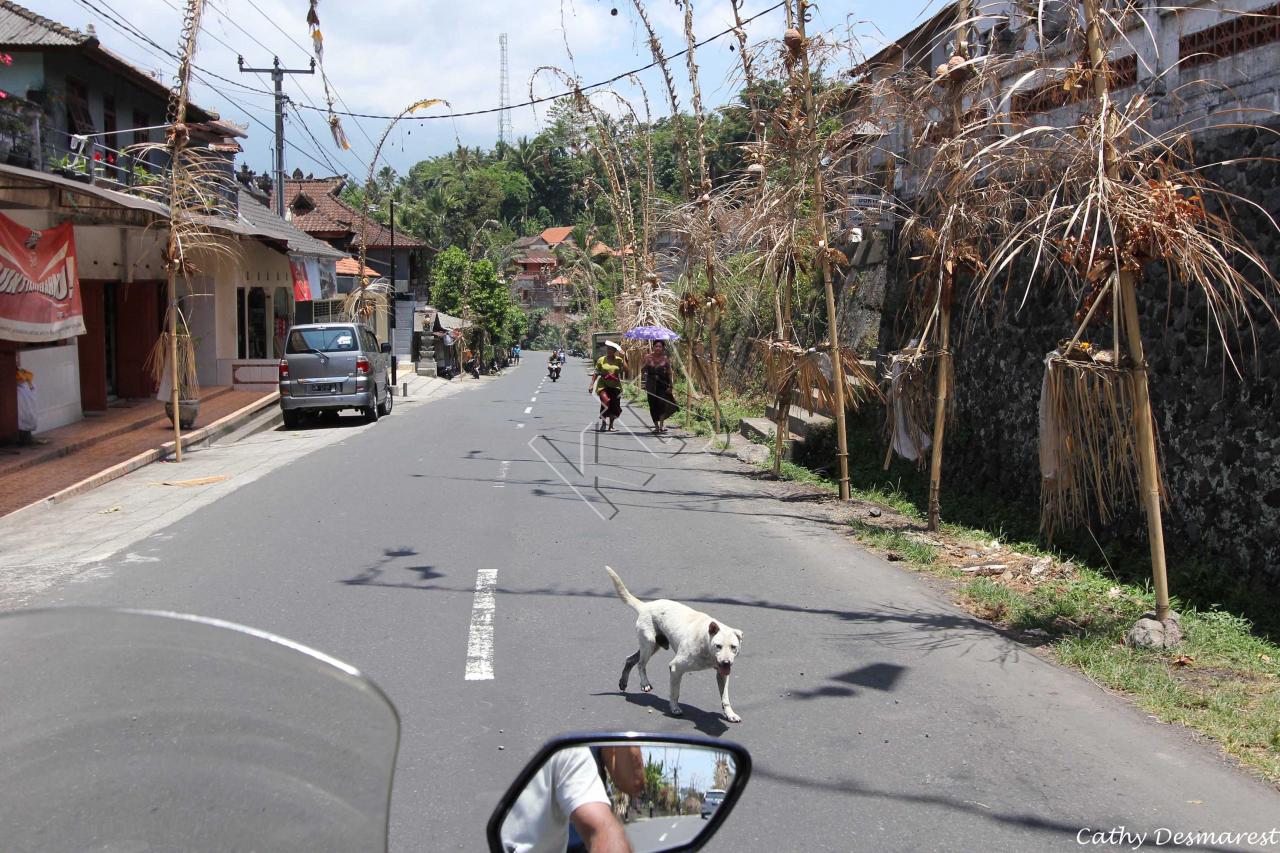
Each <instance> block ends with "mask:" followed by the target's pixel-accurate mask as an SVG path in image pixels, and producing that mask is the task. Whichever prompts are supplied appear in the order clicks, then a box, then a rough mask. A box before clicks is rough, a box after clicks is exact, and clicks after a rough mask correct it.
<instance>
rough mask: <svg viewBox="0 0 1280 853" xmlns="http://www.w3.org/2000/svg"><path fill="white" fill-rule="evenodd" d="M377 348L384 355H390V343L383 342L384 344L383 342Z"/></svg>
mask: <svg viewBox="0 0 1280 853" xmlns="http://www.w3.org/2000/svg"><path fill="white" fill-rule="evenodd" d="M378 349H380V350H381V351H382V352H383V354H384V355H390V354H391V344H389V343H385V344H383V345H382V346H380V347H378Z"/></svg>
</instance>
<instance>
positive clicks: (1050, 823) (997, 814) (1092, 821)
mask: <svg viewBox="0 0 1280 853" xmlns="http://www.w3.org/2000/svg"><path fill="white" fill-rule="evenodd" d="M751 775H752V776H753V777H763V778H765V779H770V780H772V781H775V782H781V783H782V784H785V785H794V786H796V787H798V788H801V789H804V788H821V789H823V790H826V791H834V792H835V793H837V794H845V795H848V796H850V797H859V798H866V799H869V800H896V801H898V802H902V803H912V804H915V805H919V806H923V807H936V808H939V809H944V810H947V811H951V812H956V813H963V814H966V815H972V816H974V817H979V818H982V819H983V820H988V821H991V822H993V823H999V824H1004V825H1006V826H1016V827H1021V828H1023V829H1029V830H1032V831H1035V832H1038V833H1042V834H1044V835H1045V836H1046V841H1047V840H1048V839H1047V837H1052V838H1053V839H1054V840H1055V841H1057V842H1061V843H1066V842H1068V841H1070V842H1075V841H1076V834H1077V833H1078V832H1079V831H1080V829H1081V827H1112V826H1117V827H1118V826H1124V827H1125V828H1126V829H1127V830H1128V831H1129V832H1130V833H1137V832H1147V833H1148V836H1147V837H1148V838H1150V837H1153V836H1152V833H1154V828H1153V827H1147V828H1145V829H1140V828H1138V827H1135V826H1134V825H1133V819H1132V817H1127V818H1126V817H1120V818H1117V817H1101V816H1098V817H1093V818H1088V819H1085V818H1083V817H1082V818H1080V819H1079V820H1078V821H1072V822H1070V823H1063V822H1061V821H1057V820H1051V819H1049V818H1046V817H1042V816H1040V815H1037V814H1032V813H1030V812H1012V811H1004V812H1002V811H997V810H996V809H995V808H993V807H991V806H989V805H987V804H985V803H980V802H977V801H976V800H957V799H954V798H952V797H944V796H941V795H935V794H917V793H908V792H905V791H884V790H880V789H877V788H873V787H871V786H869V785H864V784H863V783H861V782H858V781H857V780H854V779H814V778H812V777H807V776H797V775H793V774H790V773H782V772H779V771H776V770H771V769H769V768H768V767H766V766H762V765H761V763H760V762H757V763H756V765H755V766H754V768H752V773H751ZM1180 849H1184V850H1204V851H1214V852H1215V853H1218V851H1220V853H1232V851H1234V850H1236V849H1238V848H1232V847H1218V846H1215V845H1186V846H1182V845H1180Z"/></svg>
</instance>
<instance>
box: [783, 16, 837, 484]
mask: <svg viewBox="0 0 1280 853" xmlns="http://www.w3.org/2000/svg"><path fill="white" fill-rule="evenodd" d="M808 17H809V0H796V29H797V30H799V31H800V62H801V69H802V75H801V76H802V78H803V81H802V84H801V85H803V86H804V112H805V130H806V133H805V137H806V139H807V140H808V141H809V143H810V144H814V145H815V148H814V151H813V208H814V215H815V216H816V217H817V226H818V265H819V269H820V270H821V271H822V283H823V286H824V290H825V294H826V301H827V326H828V332H829V340H830V354H831V376H832V380H833V382H832V384H833V385H834V386H835V395H834V397H835V400H834V408H835V412H834V414H835V419H836V443H837V448H838V452H837V458H838V459H839V463H840V499H841V500H846V501H847V500H848V499H849V438H848V436H847V435H846V434H845V411H844V396H845V387H844V362H843V360H842V359H841V357H840V323H839V318H838V317H837V315H836V295H835V287H834V285H833V284H832V281H831V255H830V246H829V245H828V243H827V216H826V193H825V188H824V186H823V179H822V163H821V158H820V155H819V153H818V150H817V148H816V138H817V133H816V131H815V129H814V115H813V109H814V107H813V81H812V78H811V76H810V73H809V39H808V36H807V35H806V34H805V22H806V20H807V19H808Z"/></svg>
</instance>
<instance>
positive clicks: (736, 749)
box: [485, 732, 751, 853]
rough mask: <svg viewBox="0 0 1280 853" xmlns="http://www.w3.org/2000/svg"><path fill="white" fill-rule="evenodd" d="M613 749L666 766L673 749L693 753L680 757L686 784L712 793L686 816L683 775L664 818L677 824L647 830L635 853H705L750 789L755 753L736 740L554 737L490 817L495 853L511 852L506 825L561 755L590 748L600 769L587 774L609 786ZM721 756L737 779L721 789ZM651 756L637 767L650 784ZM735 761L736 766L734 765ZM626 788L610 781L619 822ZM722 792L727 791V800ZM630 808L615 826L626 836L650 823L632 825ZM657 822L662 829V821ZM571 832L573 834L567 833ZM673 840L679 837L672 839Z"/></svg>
mask: <svg viewBox="0 0 1280 853" xmlns="http://www.w3.org/2000/svg"><path fill="white" fill-rule="evenodd" d="M610 747H628V748H635V749H636V750H637V751H638V753H639V754H640V755H641V756H643V754H644V750H646V749H653V750H659V751H660V754H661V756H662V759H663V761H670V759H671V750H681V749H683V750H687V752H685V753H681V752H678V751H677V752H676V753H675V757H676V763H675V770H676V771H677V772H678V771H679V770H681V769H683V770H684V771H685V772H686V773H687V774H688V776H687V777H686V781H687V782H689V783H694V782H695V780H697V781H701V782H702V783H704V784H706V785H708V790H707V791H705V792H703V794H702V795H701V796H702V805H701V808H700V814H699V815H697V816H695V815H693V814H685V813H684V810H683V807H684V802H682V801H681V800H680V789H682V788H684V786H683V785H681V784H680V783H679V777H678V776H677V777H676V779H677V783H676V788H677V790H676V791H675V798H674V799H675V808H676V811H675V812H674V813H672V812H671V811H670V808H671V805H670V803H668V804H667V806H666V808H667V809H668V813H667V814H666V815H665V817H662V818H661V820H662V822H663V823H665V821H666V819H669V818H671V817H676V818H677V822H676V823H674V824H671V826H670V827H656V830H655V832H647V831H646V832H645V833H644V834H645V836H646V838H645V842H646V843H645V845H644V846H635V847H634V851H635V853H684V851H693V850H700V849H701V848H702V847H703V845H705V844H706V843H707V842H708V841H709V840H710V839H711V837H712V836H713V835H715V834H716V832H717V831H719V829H720V826H721V825H722V824H723V823H724V821H725V819H726V818H728V816H729V812H731V811H732V810H733V808H734V806H735V805H736V804H737V802H738V798H739V797H741V796H742V791H743V789H745V788H746V786H747V780H748V779H749V778H750V776H751V754H750V753H749V752H747V750H746V748H745V747H743V746H741V745H739V744H737V743H734V742H732V741H727V740H720V739H718V738H711V737H704V736H702V735H687V734H672V733H665V734H657V733H646V732H581V733H573V734H566V735H561V736H559V737H555V738H552V739H551V740H549V741H547V742H546V743H545V744H543V746H542V748H541V749H539V750H538V752H537V753H536V754H535V755H534V756H533V758H531V759H530V760H529V762H528V763H527V764H526V765H525V766H524V768H523V769H521V771H520V773H519V775H517V776H516V779H515V781H514V782H512V783H511V786H510V787H509V788H508V789H507V790H506V792H505V793H504V794H503V795H502V798H501V799H500V800H499V801H498V804H497V806H496V807H495V808H494V811H493V814H492V815H491V816H490V817H489V823H488V825H487V827H486V829H485V838H486V840H487V841H488V846H489V850H490V851H491V853H505V851H506V850H508V849H509V848H508V847H505V846H504V844H503V838H502V829H503V825H504V823H505V822H506V820H507V818H508V817H509V816H510V815H511V814H512V812H513V811H514V810H515V808H516V805H517V801H518V800H520V799H521V796H522V795H523V794H525V793H526V791H527V790H529V791H532V790H536V789H537V785H536V784H534V785H531V783H535V782H536V780H535V777H537V776H538V775H539V773H541V772H542V770H543V768H544V766H545V765H546V764H547V763H548V761H550V760H551V759H553V758H554V757H557V756H561V757H562V758H565V756H563V755H561V754H562V753H567V752H569V751H572V750H576V749H579V748H590V749H591V750H592V756H593V757H594V758H595V764H594V766H593V765H586V766H587V768H588V770H587V773H588V774H589V775H590V776H593V777H594V776H595V774H597V773H598V774H599V776H598V778H599V779H600V780H602V781H603V780H604V779H605V778H606V776H607V774H606V770H605V769H604V767H605V761H604V758H603V755H602V752H601V751H600V748H604V749H607V748H610ZM699 753H706V755H699ZM690 755H691V756H692V760H691V761H690V762H688V763H686V762H682V761H681V759H682V758H684V757H686V756H690ZM717 755H720V756H724V760H723V766H724V768H725V769H726V770H727V771H728V772H729V773H731V774H732V775H731V779H730V781H729V782H728V784H727V785H725V786H724V787H723V788H717V787H716V785H717V780H718V779H719V778H720V777H721V773H720V772H712V768H713V767H714V768H715V769H717V770H718V769H719V768H720V767H721V762H720V761H719V760H718V759H717ZM651 756H652V757H655V758H656V757H657V754H656V753H653V752H651V753H650V755H649V756H644V760H645V765H644V766H640V765H637V768H636V769H637V770H638V771H639V773H640V774H641V776H639V777H636V778H637V779H641V778H643V779H646V780H647V779H648V777H649V776H650V759H651ZM575 758H576V759H577V763H578V766H579V771H580V772H581V765H582V758H580V757H578V756H573V757H569V758H566V761H573V760H574V759H575ZM730 760H731V762H732V763H731V764H730ZM694 763H697V764H698V765H699V766H698V767H692V766H689V765H691V764H694ZM609 772H611V773H612V772H617V773H618V774H619V775H621V773H622V771H621V770H619V768H618V767H617V765H614V766H613V767H612V769H611V771H609ZM704 773H705V775H704ZM633 784H634V783H633ZM720 784H723V783H720ZM597 787H598V788H599V790H601V791H604V790H605V788H604V787H603V786H597ZM626 787H627V784H626V783H624V782H620V781H619V780H615V779H611V780H610V788H612V789H613V791H612V795H611V796H610V797H609V799H610V800H611V802H612V803H613V806H612V808H613V812H611V813H612V814H613V818H614V820H616V819H617V817H618V815H617V812H616V809H617V808H618V800H617V799H614V798H615V797H616V796H617V795H618V793H620V789H624V788H626ZM668 787H669V786H668ZM685 790H687V789H685ZM721 792H723V793H722V796H721ZM606 793H608V792H606ZM708 794H712V795H713V796H708ZM644 801H645V802H646V803H647V804H648V808H649V810H650V813H651V814H652V809H653V808H654V806H655V803H654V802H653V800H652V799H648V798H646V799H645V800H644ZM593 805H594V803H593ZM630 808H631V804H630V803H629V801H628V804H627V805H626V806H623V809H624V811H623V817H622V822H620V823H615V824H614V825H615V826H621V827H622V828H623V831H626V826H627V825H628V824H630V826H631V827H632V828H633V829H634V828H635V827H638V826H641V825H642V824H643V823H644V820H643V814H641V815H640V819H639V820H636V822H635V823H632V822H631V821H632V818H631V817H630ZM658 808H659V810H662V808H663V807H662V806H659V807H658ZM638 811H641V812H642V811H643V809H639V810H638ZM578 813H579V811H575V812H574V814H578ZM607 814H608V813H606V819H607ZM651 820H652V822H653V823H654V824H655V826H656V824H657V820H653V819H651ZM565 821H566V827H567V826H568V823H569V816H567V815H566V816H565ZM681 824H682V825H681ZM694 828H696V829H697V831H696V832H693V834H692V835H691V834H690V830H692V829H694ZM671 829H675V832H671V831H670V830H671ZM646 830H647V827H646ZM663 830H665V831H663ZM565 831H568V830H567V828H566V829H565ZM657 831H661V837H660V838H656V837H655V838H648V837H647V836H648V835H654V834H655V833H656V832H657ZM626 834H627V835H628V836H629V840H630V841H634V840H635V838H636V835H638V833H635V832H629V831H626ZM669 836H677V837H674V838H671V839H670V840H668V837H669ZM652 844H657V845H658V846H651V845H652Z"/></svg>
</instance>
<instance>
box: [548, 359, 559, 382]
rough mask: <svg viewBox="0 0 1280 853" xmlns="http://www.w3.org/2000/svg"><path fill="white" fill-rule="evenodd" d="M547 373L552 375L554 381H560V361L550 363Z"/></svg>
mask: <svg viewBox="0 0 1280 853" xmlns="http://www.w3.org/2000/svg"><path fill="white" fill-rule="evenodd" d="M547 375H548V376H550V377H551V381H552V382H558V381H559V379H560V362H554V363H552V364H548V365H547Z"/></svg>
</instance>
